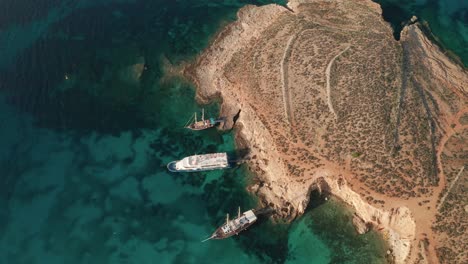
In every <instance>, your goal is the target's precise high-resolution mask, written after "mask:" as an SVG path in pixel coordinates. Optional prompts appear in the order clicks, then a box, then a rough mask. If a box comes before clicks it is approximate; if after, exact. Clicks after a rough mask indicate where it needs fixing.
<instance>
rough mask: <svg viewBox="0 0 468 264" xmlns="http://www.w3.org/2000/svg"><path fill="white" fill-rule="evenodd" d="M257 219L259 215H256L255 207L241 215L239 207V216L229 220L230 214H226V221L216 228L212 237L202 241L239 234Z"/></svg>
mask: <svg viewBox="0 0 468 264" xmlns="http://www.w3.org/2000/svg"><path fill="white" fill-rule="evenodd" d="M255 221H257V216H256V215H255V210H254V209H251V210H248V211H246V212H244V213H242V215H241V213H240V207H239V210H238V212H237V218H234V219H232V220H229V214H228V215H226V223H224V225H222V226H220V227H219V228H218V229H216V231H215V232H214V233H213V234H212V235H211V237H209V238H207V239H205V240H203V241H202V242H205V241H208V240H210V239H225V238H228V237H231V236H233V235H237V234H239V233H240V232H242V231H244V230H245V229H247V228H248V227H249V226H251V225H252V224H253V223H255Z"/></svg>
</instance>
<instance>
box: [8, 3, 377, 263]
mask: <svg viewBox="0 0 468 264" xmlns="http://www.w3.org/2000/svg"><path fill="white" fill-rule="evenodd" d="M270 2H272V1H267V0H265V1H254V0H231V1H223V2H220V1H213V0H211V1H209V0H206V1H201V0H192V1H190V0H185V1H162V0H160V1H149V0H145V1H144V0H120V1H117V0H114V1H111V0H98V1H91V0H80V1H55V0H37V1H31V0H15V1H13V0H4V1H2V2H0V47H1V48H0V169H1V172H2V173H1V174H0V175H1V176H0V188H1V190H0V264H11V263H239V262H240V263H330V262H332V263H363V261H364V262H366V263H379V262H382V261H383V260H384V256H383V255H384V252H385V246H384V245H383V243H382V241H381V239H380V238H379V237H378V236H377V234H376V233H374V232H371V233H369V234H366V235H365V236H357V235H356V234H355V232H354V230H353V228H352V226H351V223H350V217H351V212H349V211H347V209H345V207H343V205H341V203H339V202H337V201H329V202H324V201H323V197H320V196H314V198H313V200H312V206H311V208H310V209H309V210H308V212H307V214H306V215H305V216H304V217H302V218H301V219H299V220H298V221H296V222H294V223H293V224H292V225H290V226H289V225H283V224H273V223H272V222H271V221H269V220H268V219H261V220H260V221H259V223H257V224H256V225H255V226H253V227H252V228H250V229H249V230H248V231H246V232H244V233H242V235H240V236H237V237H234V238H231V239H227V240H224V241H217V242H213V241H210V242H207V243H200V240H201V239H203V238H205V237H206V236H207V235H209V234H210V233H211V232H212V231H213V230H214V229H215V228H216V227H217V226H218V225H219V224H220V223H221V222H222V221H223V219H224V215H225V213H231V214H232V213H235V212H236V210H237V206H241V207H242V208H244V209H247V208H251V207H256V206H257V201H256V199H255V197H252V196H250V195H249V194H248V193H247V192H246V191H245V187H246V186H247V184H248V183H249V182H250V181H251V180H252V176H251V175H250V173H249V172H248V170H247V169H246V168H245V167H242V166H241V167H238V168H234V169H230V170H226V171H215V172H210V173H195V174H183V173H182V174H170V173H168V172H167V170H166V168H165V164H167V162H169V161H171V160H174V159H178V158H180V157H183V156H186V155H192V154H194V153H206V152H214V151H230V152H234V151H235V149H234V139H233V135H232V134H231V133H220V132H218V131H216V130H210V131H204V132H199V133H193V132H190V131H186V130H184V129H182V126H183V124H184V123H185V122H186V120H187V119H188V118H189V117H190V115H191V114H192V112H193V111H196V110H198V109H199V108H200V106H198V105H197V104H196V102H195V101H194V89H193V87H192V85H191V84H190V83H187V82H185V81H183V80H179V79H170V80H166V79H164V80H163V79H162V76H163V67H162V65H163V62H165V61H166V62H167V61H168V62H170V63H174V64H177V63H179V62H181V61H182V60H186V59H190V58H193V57H194V56H196V54H197V53H198V52H200V51H201V50H202V49H203V48H204V47H206V45H207V43H208V41H209V38H210V36H213V34H214V33H215V32H216V31H217V30H218V29H219V28H220V27H221V26H222V25H224V24H226V23H228V22H230V21H232V20H234V19H235V13H236V11H237V10H238V9H239V8H240V7H241V6H243V5H245V4H247V3H253V4H267V3H270ZM279 2H281V1H279ZM204 107H205V109H206V110H207V112H208V113H209V114H211V115H213V116H214V115H216V114H217V111H218V105H217V104H216V103H213V104H212V105H209V106H204Z"/></svg>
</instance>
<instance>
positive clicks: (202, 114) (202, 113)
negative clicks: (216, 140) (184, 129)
mask: <svg viewBox="0 0 468 264" xmlns="http://www.w3.org/2000/svg"><path fill="white" fill-rule="evenodd" d="M201 119H202V121H204V120H205V108H202V110H201Z"/></svg>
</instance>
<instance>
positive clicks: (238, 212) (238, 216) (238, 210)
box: [237, 206, 240, 218]
mask: <svg viewBox="0 0 468 264" xmlns="http://www.w3.org/2000/svg"><path fill="white" fill-rule="evenodd" d="M237 218H240V206H239V208H238V209H237Z"/></svg>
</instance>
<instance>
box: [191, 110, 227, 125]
mask: <svg viewBox="0 0 468 264" xmlns="http://www.w3.org/2000/svg"><path fill="white" fill-rule="evenodd" d="M192 118H193V123H191V121H192ZM192 118H190V120H189V121H188V122H187V124H189V123H190V124H189V125H187V124H186V125H185V127H186V128H188V129H191V130H204V129H207V128H211V127H214V126H215V125H216V124H217V123H219V122H221V121H222V120H215V119H214V118H209V119H205V109H204V108H202V118H201V120H200V121H198V119H197V112H195V114H194V115H193V116H192Z"/></svg>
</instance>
